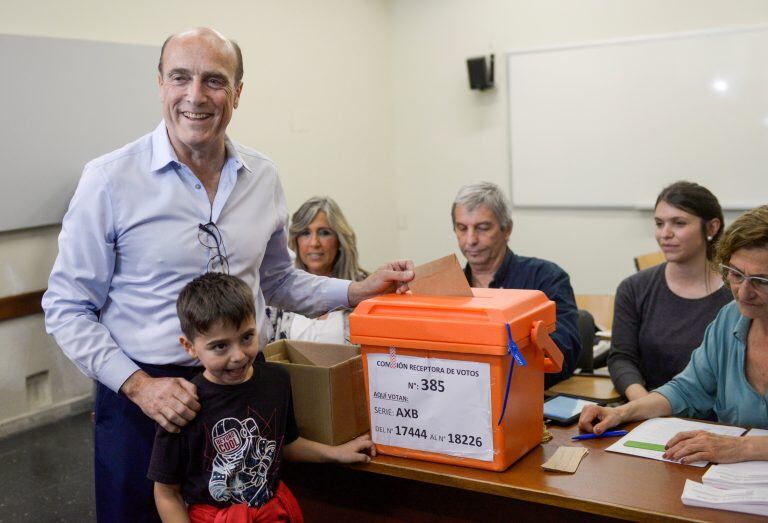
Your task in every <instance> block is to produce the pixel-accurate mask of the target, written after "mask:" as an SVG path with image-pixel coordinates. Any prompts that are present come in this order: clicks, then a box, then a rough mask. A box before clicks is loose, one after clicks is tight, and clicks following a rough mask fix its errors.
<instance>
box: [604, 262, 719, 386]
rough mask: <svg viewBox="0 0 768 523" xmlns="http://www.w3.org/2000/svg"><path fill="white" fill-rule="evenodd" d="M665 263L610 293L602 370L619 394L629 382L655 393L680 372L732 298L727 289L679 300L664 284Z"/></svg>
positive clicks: (637, 275)
mask: <svg viewBox="0 0 768 523" xmlns="http://www.w3.org/2000/svg"><path fill="white" fill-rule="evenodd" d="M666 265H667V264H666V263H662V264H661V265H657V266H655V267H651V268H650V269H646V270H644V271H640V272H638V273H636V274H633V275H632V276H630V277H629V278H626V279H625V280H624V281H622V282H621V284H620V285H619V288H618V289H617V290H616V303H615V306H614V312H613V327H612V336H611V352H610V354H609V355H608V370H609V372H610V373H611V379H612V380H613V384H614V385H615V386H616V389H617V390H618V391H619V392H621V393H622V394H624V392H625V391H626V389H627V387H629V386H630V385H632V384H633V383H640V384H641V385H645V387H646V388H647V389H648V390H652V389H655V388H656V387H660V386H661V385H663V384H665V383H666V382H668V381H669V380H670V379H672V378H673V377H674V376H676V375H677V374H678V373H679V372H680V371H682V370H683V369H684V368H685V366H686V365H687V364H688V361H690V359H691V352H693V350H694V349H695V348H696V347H698V346H699V345H701V341H702V339H703V338H704V329H705V328H706V327H707V325H709V323H710V322H711V321H712V320H714V319H715V316H716V315H717V312H718V311H719V310H720V309H721V308H722V307H723V306H724V305H725V304H727V303H728V302H730V301H731V300H732V299H733V296H731V292H730V290H728V288H727V287H721V288H720V289H718V290H716V291H715V292H713V293H712V294H710V295H709V296H705V297H704V298H699V299H687V298H681V297H680V296H678V295H677V294H675V293H673V292H672V291H671V290H670V288H669V287H668V286H667V279H666V278H665V276H664V268H665V267H666Z"/></svg>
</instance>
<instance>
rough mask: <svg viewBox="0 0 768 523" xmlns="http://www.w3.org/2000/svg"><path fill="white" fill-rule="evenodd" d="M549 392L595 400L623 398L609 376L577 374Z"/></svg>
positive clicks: (608, 401) (551, 388) (611, 401)
mask: <svg viewBox="0 0 768 523" xmlns="http://www.w3.org/2000/svg"><path fill="white" fill-rule="evenodd" d="M546 392H547V394H550V395H554V394H568V395H570V396H578V397H580V398H586V399H591V400H595V401H605V402H607V403H613V402H615V401H619V400H621V399H622V398H621V394H619V391H617V390H616V388H615V387H614V386H613V382H612V381H611V378H610V377H608V376H592V375H589V376H582V375H581V374H575V375H573V376H571V377H570V378H568V379H567V380H565V381H561V382H560V383H558V384H556V385H553V386H552V387H550V388H548V389H547V391H546Z"/></svg>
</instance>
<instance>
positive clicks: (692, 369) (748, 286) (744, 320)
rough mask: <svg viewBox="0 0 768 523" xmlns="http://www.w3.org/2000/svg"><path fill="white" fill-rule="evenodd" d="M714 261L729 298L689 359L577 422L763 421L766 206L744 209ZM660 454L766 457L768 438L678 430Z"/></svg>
mask: <svg viewBox="0 0 768 523" xmlns="http://www.w3.org/2000/svg"><path fill="white" fill-rule="evenodd" d="M715 261H716V263H717V265H718V266H719V267H720V268H721V270H722V273H723V278H724V280H725V283H726V284H727V285H728V286H729V287H730V289H731V292H732V294H733V298H734V301H733V302H732V303H729V304H728V305H726V306H725V307H723V308H722V310H721V311H720V312H719V313H718V315H717V317H716V318H715V320H714V321H713V322H712V324H710V325H709V327H707V330H706V332H705V334H704V341H703V342H702V344H701V346H700V347H699V348H698V349H696V350H695V351H694V352H693V355H692V356H691V361H690V363H689V364H688V366H687V367H686V368H685V369H684V370H683V371H682V372H681V373H680V374H678V375H677V376H675V377H674V378H673V379H672V380H671V381H670V382H669V383H667V384H666V385H663V386H661V387H659V388H658V389H656V390H654V391H653V392H651V393H650V394H648V395H647V396H643V397H642V398H639V399H637V400H634V401H630V402H629V403H627V404H625V405H622V406H620V407H616V408H606V407H596V406H588V407H585V408H584V410H583V411H582V413H581V418H580V419H579V428H580V429H582V430H585V431H588V432H594V433H595V434H602V433H603V432H604V431H606V430H607V429H608V428H610V427H614V426H616V425H619V424H620V423H625V422H628V421H636V420H643V419H648V418H654V417H658V416H669V415H675V416H682V417H692V418H707V417H709V416H710V415H711V414H714V415H715V416H716V417H717V420H718V421H719V422H721V423H726V424H730V425H739V426H743V427H747V426H748V427H758V428H768V394H767V393H768V205H764V206H762V207H758V208H757V209H753V210H751V211H748V212H746V213H744V214H743V215H741V216H740V217H739V218H737V219H736V221H734V222H733V224H731V226H730V227H728V228H727V229H726V231H725V233H724V234H723V237H722V238H721V239H720V241H719V242H718V246H717V256H716V260H715ZM664 458H666V459H671V460H676V461H680V462H682V463H690V462H694V461H699V460H707V461H713V462H715V463H731V462H736V461H749V460H768V437H765V436H751V437H750V436H748V437H739V438H735V437H729V436H720V435H715V434H712V433H709V432H704V431H691V432H681V433H679V434H677V435H676V436H675V437H673V438H672V439H671V440H670V441H669V442H668V443H667V450H666V452H665V453H664Z"/></svg>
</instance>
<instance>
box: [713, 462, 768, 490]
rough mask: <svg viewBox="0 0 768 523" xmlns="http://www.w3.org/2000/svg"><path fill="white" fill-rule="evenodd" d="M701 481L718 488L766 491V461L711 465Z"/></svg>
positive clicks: (767, 470)
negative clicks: (761, 489)
mask: <svg viewBox="0 0 768 523" xmlns="http://www.w3.org/2000/svg"><path fill="white" fill-rule="evenodd" d="M701 481H702V482H704V484H705V485H710V486H712V487H718V488H725V489H729V488H764V489H768V461H745V462H743V463H728V464H726V465H712V466H711V467H710V468H709V470H708V471H707V472H706V473H704V476H703V477H702V478H701Z"/></svg>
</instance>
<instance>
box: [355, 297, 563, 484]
mask: <svg viewBox="0 0 768 523" xmlns="http://www.w3.org/2000/svg"><path fill="white" fill-rule="evenodd" d="M472 293H473V296H472V297H458V296H421V295H395V294H389V295H385V296H379V297H377V298H372V299H370V300H366V301H364V302H362V303H361V304H360V305H358V306H357V308H356V309H355V311H354V312H353V313H352V314H351V315H350V317H349V326H350V333H351V341H352V342H353V343H359V344H360V345H361V349H362V354H363V369H364V374H365V385H366V389H367V391H368V409H369V412H370V417H371V436H372V438H373V441H374V442H375V443H376V446H377V449H378V451H379V452H381V453H384V454H391V455H393V456H401V457H407V458H417V459H424V460H429V461H437V462H442V463H450V464H454V465H464V466H467V467H476V468H482V469H488V470H504V469H506V468H507V467H509V465H511V464H512V463H513V462H514V461H515V460H517V459H518V458H520V457H521V456H523V455H524V454H525V453H526V452H528V451H529V450H531V449H532V448H534V447H535V446H536V445H538V444H539V442H540V441H541V435H542V425H543V424H542V420H543V408H544V406H543V403H544V373H545V372H559V371H560V369H561V368H562V362H563V355H562V353H561V352H560V350H559V349H558V348H557V346H556V345H555V344H554V342H553V341H552V339H551V338H550V337H549V333H551V332H553V331H554V330H555V303H554V302H552V301H550V300H548V299H547V297H546V296H545V295H544V293H542V292H540V291H528V290H506V289H472Z"/></svg>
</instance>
